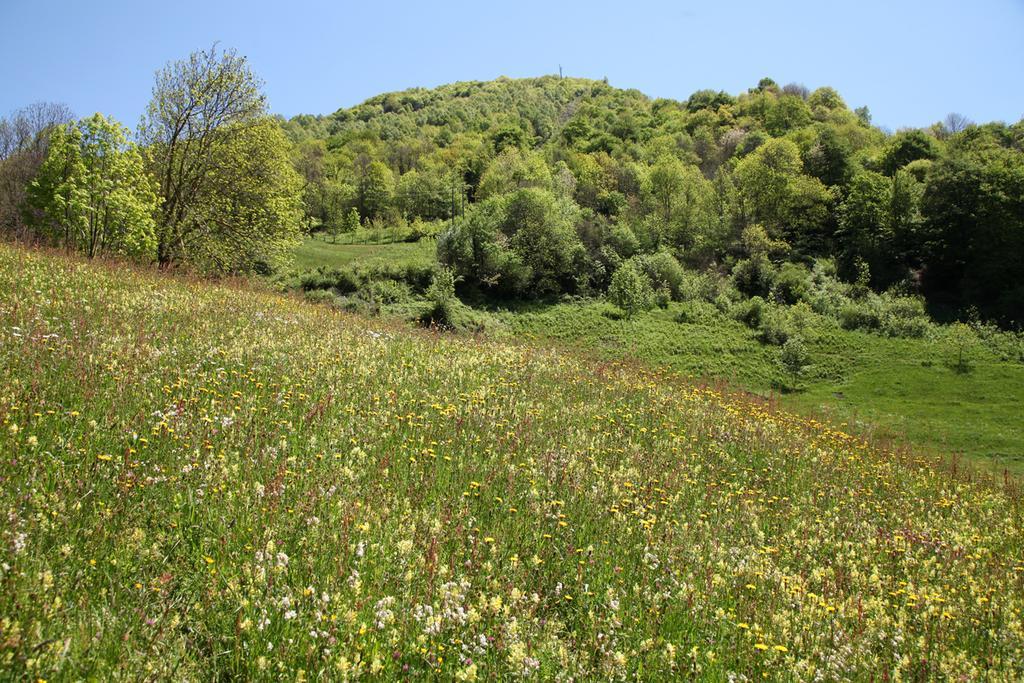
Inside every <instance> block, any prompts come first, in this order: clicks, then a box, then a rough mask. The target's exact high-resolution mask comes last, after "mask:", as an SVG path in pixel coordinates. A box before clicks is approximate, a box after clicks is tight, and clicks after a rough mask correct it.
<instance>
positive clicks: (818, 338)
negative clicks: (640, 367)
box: [499, 304, 1024, 473]
mask: <svg viewBox="0 0 1024 683" xmlns="http://www.w3.org/2000/svg"><path fill="white" fill-rule="evenodd" d="M606 310H607V308H606V307H605V306H602V305H599V304H592V305H582V306H581V305H568V304H562V305H557V306H551V307H543V308H541V309H539V310H538V311H537V312H531V313H530V312H527V313H522V312H515V313H502V314H499V318H500V319H501V321H502V323H503V324H504V325H505V326H506V327H508V328H509V329H510V330H511V331H512V332H513V334H514V335H521V334H528V335H532V336H535V337H537V338H548V339H556V340H559V341H562V342H565V343H566V344H570V345H577V346H582V347H583V348H587V349H589V350H591V351H593V352H596V353H597V354H599V355H601V356H603V357H608V358H620V357H635V358H637V359H640V360H642V361H645V362H648V364H654V365H656V366H664V367H668V368H672V369H674V370H677V371H679V372H681V373H683V374H684V375H688V376H691V377H694V378H698V379H699V378H703V379H709V380H721V381H724V382H727V383H728V384H730V385H731V386H733V387H736V388H742V389H748V390H751V391H755V392H759V393H763V394H765V395H767V394H768V393H769V392H771V391H772V387H773V385H774V383H775V382H777V381H778V380H779V379H782V378H781V373H780V371H779V368H778V364H777V354H778V348H777V347H774V346H770V345H765V344H762V343H760V342H759V341H758V339H757V333H756V332H755V331H752V330H749V329H748V328H746V327H745V326H743V325H742V324H740V323H738V322H736V321H733V319H731V318H730V317H728V316H726V315H723V314H722V313H720V312H719V311H717V310H716V309H714V308H713V307H711V306H703V305H693V304H673V305H672V306H671V307H670V308H669V309H668V310H665V311H663V310H655V311H651V312H649V313H644V314H642V315H638V316H637V317H636V318H634V319H632V321H614V319H610V318H608V317H607V316H605V315H604V314H602V313H604V312H605V311H606ZM684 310H686V311H691V318H692V322H691V323H682V324H680V323H677V322H676V316H677V315H678V314H679V313H680V311H684ZM821 323H822V326H823V327H822V329H820V330H817V331H815V332H813V333H811V336H810V339H809V344H808V348H809V351H810V353H811V356H812V357H811V361H812V364H813V367H812V368H811V369H810V370H809V372H808V374H807V377H806V378H804V380H803V382H802V383H801V391H798V392H795V393H786V394H782V395H780V396H779V399H780V400H781V402H782V403H783V404H784V405H788V407H791V408H792V409H795V410H799V411H801V412H804V413H812V414H818V415H823V416H827V417H828V418H829V419H830V420H833V421H835V422H837V423H846V424H849V425H853V426H856V428H857V429H858V430H860V431H862V430H864V429H867V430H869V431H872V432H873V433H874V434H876V435H877V436H880V437H887V438H895V439H899V440H905V441H909V442H911V443H913V444H914V445H916V446H920V447H925V449H928V450H932V451H934V452H936V453H942V454H955V453H961V454H964V455H967V456H969V457H972V458H975V459H977V460H979V461H984V462H987V463H991V464H992V465H994V466H995V467H996V468H1004V467H1005V468H1007V469H1010V470H1011V471H1014V472H1017V473H1020V472H1022V471H1024V423H1022V421H1021V419H1020V418H1021V400H1022V397H1024V366H1021V365H1020V364H1014V362H1002V361H999V360H998V359H996V358H995V357H993V356H991V355H990V354H988V353H986V352H984V350H979V351H978V352H977V360H976V364H975V370H974V371H973V372H972V373H969V374H966V375H962V374H957V373H955V372H953V371H952V370H950V369H949V368H948V366H947V364H946V360H947V358H946V357H945V356H946V355H947V353H945V352H944V351H943V349H942V345H941V344H939V343H936V342H932V341H927V340H918V339H890V338H887V337H882V336H879V335H873V334H867V333H862V332H849V331H845V330H841V329H839V328H838V327H835V326H834V324H828V325H831V327H824V326H825V323H824V322H821Z"/></svg>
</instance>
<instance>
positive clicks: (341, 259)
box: [293, 238, 435, 271]
mask: <svg viewBox="0 0 1024 683" xmlns="http://www.w3.org/2000/svg"><path fill="white" fill-rule="evenodd" d="M434 249H435V247H434V242H433V241H432V240H426V239H424V240H420V241H419V242H393V243H383V244H344V243H333V242H331V241H330V240H329V239H328V241H324V240H322V239H319V238H309V239H306V240H305V241H303V243H302V244H301V245H299V247H298V248H297V249H296V250H295V261H294V263H293V268H294V269H295V270H300V271H302V270H311V269H314V268H319V267H321V266H326V267H342V266H347V265H350V264H353V263H357V262H362V261H368V260H371V259H377V258H381V259H387V260H397V261H406V260H424V259H428V260H433V258H434Z"/></svg>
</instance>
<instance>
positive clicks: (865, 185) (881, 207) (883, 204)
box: [837, 171, 900, 288]
mask: <svg viewBox="0 0 1024 683" xmlns="http://www.w3.org/2000/svg"><path fill="white" fill-rule="evenodd" d="M891 195H892V182H891V181H890V180H889V178H886V177H885V176H884V175H882V174H880V173H875V172H873V171H861V172H860V173H858V174H857V175H856V176H854V178H853V180H852V181H851V182H850V187H849V191H848V193H847V195H846V198H845V199H844V200H843V203H842V205H841V206H840V207H839V231H838V233H837V240H838V243H839V259H838V261H839V273H840V275H841V276H843V277H844V278H846V279H847V280H850V281H853V280H854V279H855V278H856V277H857V275H858V263H859V261H861V260H863V261H864V262H865V263H866V264H867V267H868V269H869V272H870V273H871V278H872V280H871V284H872V285H874V286H876V287H879V288H883V287H885V286H887V285H889V284H891V283H892V282H893V281H894V280H895V279H897V278H898V276H899V268H898V266H899V264H900V258H899V255H898V254H894V253H893V252H894V248H895V245H894V241H893V235H892V231H891V225H892V223H891V221H890V207H891Z"/></svg>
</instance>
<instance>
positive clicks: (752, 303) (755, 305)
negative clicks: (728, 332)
mask: <svg viewBox="0 0 1024 683" xmlns="http://www.w3.org/2000/svg"><path fill="white" fill-rule="evenodd" d="M764 309H765V303H764V299H762V298H761V297H759V296H755V297H753V298H751V299H748V300H746V301H741V302H739V303H738V304H736V306H735V308H733V310H732V317H733V318H735V319H736V320H739V321H740V322H741V323H743V324H744V325H746V326H747V327H749V328H750V329H752V330H753V329H757V328H758V327H760V326H761V319H762V318H763V317H764Z"/></svg>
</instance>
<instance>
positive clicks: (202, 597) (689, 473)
mask: <svg viewBox="0 0 1024 683" xmlns="http://www.w3.org/2000/svg"><path fill="white" fill-rule="evenodd" d="M0 293H2V294H0V453H3V458H2V460H0V505H2V511H3V515H4V522H5V523H4V525H3V526H2V527H0V586H2V590H0V677H3V678H7V679H37V678H41V679H47V680H49V679H56V680H64V679H68V680H70V679H94V680H116V679H132V680H136V679H140V678H166V679H176V680H178V679H182V680H184V679H188V680H192V679H201V680H207V679H225V678H232V677H246V678H249V677H251V678H261V679H281V680H312V679H324V680H327V679H331V680H334V679H344V678H356V677H377V678H394V677H398V676H401V675H405V676H411V677H416V678H441V679H453V678H454V679H459V680H475V679H494V678H512V677H526V678H536V679H558V678H561V679H568V678H575V679H593V678H596V679H620V678H644V679H658V680H662V679H666V678H672V677H699V678H707V679H719V680H720V679H726V678H729V679H735V680H753V679H762V678H783V679H786V678H788V679H801V680H803V679H806V680H817V679H825V680H836V679H846V678H852V679H870V678H874V679H883V678H897V677H899V678H913V679H918V680H923V679H930V678H950V679H952V678H957V679H979V678H991V679H1016V678H1020V677H1021V676H1022V675H1024V659H1022V655H1021V653H1022V652H1024V626H1022V615H1021V610H1022V606H1024V584H1022V581H1024V557H1022V551H1024V541H1022V538H1024V537H1022V533H1021V519H1020V508H1019V496H1018V494H1017V493H1016V492H1015V491H1014V490H1013V489H1012V487H1009V488H1008V487H1005V486H1002V485H1001V484H1000V482H998V481H994V482H993V481H988V480H985V479H984V478H982V480H979V479H978V475H974V474H972V475H971V476H970V477H967V476H964V475H963V474H962V473H959V474H957V475H953V474H951V473H950V472H948V471H945V470H938V469H936V468H934V467H933V466H932V465H931V464H930V463H928V462H925V461H923V460H920V459H914V458H911V457H909V456H906V455H901V454H899V453H893V452H887V451H884V450H879V449H877V448H874V447H872V446H871V445H870V444H868V443H865V442H863V441H861V440H859V439H858V438H855V437H852V436H850V435H848V434H845V433H842V432H840V431H836V430H835V429H832V428H830V427H828V426H826V425H824V424H820V423H816V422H814V421H809V420H806V419H803V418H799V417H796V416H794V415H791V414H787V413H784V412H779V411H777V410H773V409H770V408H769V407H767V406H765V405H763V404H760V403H756V402H749V401H745V400H743V399H740V398H737V397H731V396H727V395H723V394H721V393H718V392H715V391H712V390H709V389H704V388H700V387H697V386H693V385H687V384H684V383H681V382H679V381H676V380H674V379H673V378H672V377H670V376H668V375H666V374H664V373H658V372H645V371H641V370H639V369H637V368H634V367H630V366H626V365H623V364H621V363H617V362H609V363H605V364H603V365H595V364H593V363H590V362H586V361H582V360H579V359H577V358H574V357H572V356H570V355H566V354H560V353H556V352H552V351H544V350H538V349H531V348H529V347H527V346H506V345H502V344H500V343H487V342H476V341H470V340H465V339H451V338H449V337H445V336H443V335H437V334H432V333H426V332H425V333H419V334H416V333H410V332H407V331H404V330H402V329H399V328H392V327H388V326H387V325H386V324H385V323H382V322H380V321H374V322H368V321H366V320H363V319H359V318H355V317H349V316H346V315H344V314H342V313H339V312H338V311H336V310H333V309H331V308H328V307H322V306H312V305H308V304H304V303H302V302H300V301H298V300H297V299H295V298H286V297H279V296H275V295H272V294H269V293H261V292H257V291H250V290H245V289H240V288H232V287H224V286H211V285H206V284H203V283H199V282H192V281H187V280H168V279H160V278H159V277H157V276H155V275H150V274H146V273H142V272H133V271H130V270H127V269H119V268H111V267H105V266H99V265H89V264H85V263H82V262H80V261H76V260H69V259H64V258H58V257H53V256H44V255H39V254H35V253H32V252H28V251H22V250H18V249H14V248H9V247H0Z"/></svg>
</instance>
